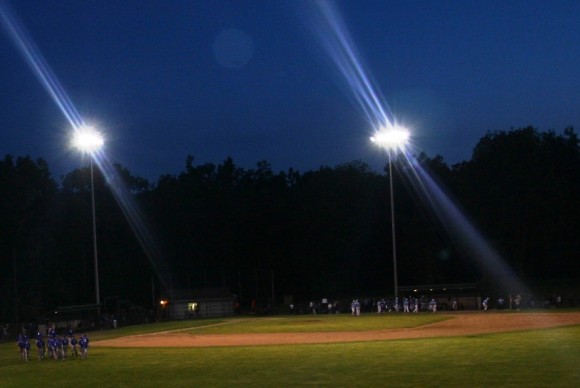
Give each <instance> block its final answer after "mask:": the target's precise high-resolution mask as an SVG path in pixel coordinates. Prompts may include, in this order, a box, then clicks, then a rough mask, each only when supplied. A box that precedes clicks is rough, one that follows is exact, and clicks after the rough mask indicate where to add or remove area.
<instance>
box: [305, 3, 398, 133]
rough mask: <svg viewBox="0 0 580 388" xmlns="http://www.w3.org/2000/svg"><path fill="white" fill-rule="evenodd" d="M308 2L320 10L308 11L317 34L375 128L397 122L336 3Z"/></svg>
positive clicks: (389, 125)
mask: <svg viewBox="0 0 580 388" xmlns="http://www.w3.org/2000/svg"><path fill="white" fill-rule="evenodd" d="M308 4H311V5H315V6H316V11H318V12H316V11H315V12H312V13H310V14H309V15H310V16H311V23H310V25H311V28H312V29H313V30H314V32H315V37H316V38H317V39H318V41H319V42H320V44H321V46H322V48H323V49H324V50H326V52H327V54H328V55H329V57H330V58H331V59H332V61H333V62H334V64H335V65H336V67H337V68H338V70H339V72H340V74H341V75H342V76H343V78H344V80H345V81H346V83H347V84H348V86H349V87H350V88H351V90H352V92H353V94H354V97H355V99H356V101H357V103H358V104H359V107H360V108H361V110H362V111H363V113H364V114H365V115H366V117H367V119H368V121H369V122H370V123H371V124H372V126H373V127H374V128H381V127H391V126H394V125H395V119H394V117H393V114H392V112H391V110H390V109H389V107H388V104H387V103H386V101H385V100H384V98H383V97H382V95H381V94H380V93H379V91H378V89H377V88H376V87H375V86H374V82H373V81H372V79H371V78H370V77H369V75H368V74H367V72H366V71H365V68H364V66H363V64H362V62H361V61H360V59H359V55H358V54H357V51H356V49H355V45H354V44H353V42H352V39H351V38H350V36H349V34H348V30H347V28H346V26H345V24H344V22H343V20H342V18H341V17H340V14H339V13H338V11H337V9H336V7H334V6H333V4H332V2H330V1H314V2H312V3H308Z"/></svg>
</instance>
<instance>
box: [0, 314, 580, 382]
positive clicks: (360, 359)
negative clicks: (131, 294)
mask: <svg viewBox="0 0 580 388" xmlns="http://www.w3.org/2000/svg"><path fill="white" fill-rule="evenodd" d="M274 318H275V319H272V318H262V319H249V320H244V321H235V322H232V323H229V322H231V321H232V320H200V321H188V322H167V323H161V324H152V325H144V326H136V327H130V328H122V329H118V330H115V331H103V332H99V333H89V334H90V338H91V341H96V340H98V339H106V338H114V337H118V336H125V335H133V334H140V333H153V332H158V331H169V330H184V332H185V333H187V332H189V331H195V334H196V335H198V334H206V333H216V332H217V333H240V332H246V333H255V332H284V331H289V332H296V331H341V330H342V331H353V330H375V329H385V328H401V327H415V326H418V325H424V324H427V323H431V322H433V319H440V317H434V316H432V315H425V314H421V315H418V316H402V315H398V316H388V317H377V316H376V315H370V314H369V315H363V316H362V317H360V318H357V319H352V317H348V319H347V317H345V316H342V317H340V316H339V317H322V316H317V317H314V316H300V317H293V318H286V317H274ZM224 323H228V324H224ZM211 325H217V326H211ZM202 326H204V328H201V327H202ZM195 327H198V329H195ZM32 347H33V351H32V352H31V361H29V362H27V363H25V362H23V361H21V360H20V359H19V355H18V348H17V346H16V341H15V340H14V341H12V342H10V343H5V344H1V345H0V387H23V386H45V387H47V386H54V387H56V386H65V387H66V386H82V387H102V386H108V387H192V386H208V387H216V386H224V387H226V386H230V387H231V386H260V387H263V386H289V385H315V386H361V387H363V386H364V387H368V386H397V387H399V386H400V387H405V386H408V387H438V386H440V387H457V386H461V387H468V386H469V387H489V386H512V387H516V386H518V387H519V386H527V387H546V386H550V387H576V386H578V383H579V382H580V367H579V365H580V325H575V326H570V327H564V328H555V329H545V330H532V331H522V332H516V333H501V334H486V335H470V336H461V337H445V338H427V339H405V340H390V341H373V342H352V343H338V344H316V345H283V346H252V347H242V346H240V347H221V348H217V347H216V348H108V347H93V348H90V355H89V358H87V359H68V360H65V361H62V360H59V361H56V360H46V359H45V360H43V361H40V362H39V361H38V360H37V359H35V357H34V356H35V346H34V344H32Z"/></svg>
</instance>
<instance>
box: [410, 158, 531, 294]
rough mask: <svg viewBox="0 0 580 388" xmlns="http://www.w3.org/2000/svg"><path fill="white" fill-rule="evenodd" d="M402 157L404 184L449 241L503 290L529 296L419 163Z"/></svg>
mask: <svg viewBox="0 0 580 388" xmlns="http://www.w3.org/2000/svg"><path fill="white" fill-rule="evenodd" d="M403 155H404V160H405V162H406V164H407V166H408V167H410V168H405V169H403V172H404V173H405V175H404V176H405V177H406V180H407V182H408V183H410V186H411V187H412V188H413V190H414V191H415V193H416V194H417V195H418V197H419V198H421V200H422V201H423V202H424V203H426V204H428V205H429V209H430V210H431V211H433V213H434V214H435V216H436V217H437V219H438V221H439V222H440V224H441V226H443V228H445V229H446V231H447V233H448V235H449V236H450V237H451V238H452V240H453V241H454V242H455V243H456V244H457V245H458V246H459V247H461V248H462V250H463V251H464V252H466V253H467V254H468V257H470V258H471V259H473V260H475V261H476V263H477V264H478V266H479V267H480V268H483V269H484V271H486V273H487V275H488V276H491V278H492V279H494V280H495V282H496V283H497V284H500V285H501V286H502V287H503V289H505V290H514V291H517V293H521V294H524V293H528V292H529V291H528V289H527V287H526V286H525V285H524V284H523V283H522V282H521V281H520V279H519V278H518V276H517V275H516V274H515V273H514V271H513V269H512V268H510V267H509V266H508V265H507V264H506V263H505V261H504V260H503V258H502V257H501V255H500V254H499V253H498V252H497V251H496V250H495V249H493V248H492V247H491V245H490V244H489V243H488V242H487V241H486V239H485V238H484V237H483V235H482V234H481V232H479V231H478V230H477V228H476V227H475V226H474V225H473V223H472V222H470V221H469V219H468V218H467V217H466V216H465V215H464V214H463V212H462V211H461V210H460V209H459V207H458V206H457V205H456V204H455V203H454V202H453V201H452V200H451V199H450V198H449V196H448V195H447V194H446V193H445V191H444V190H443V188H442V187H441V186H440V185H439V184H438V183H437V182H435V180H434V179H433V178H432V177H431V176H430V175H429V173H428V172H427V171H426V170H425V169H424V168H423V166H421V164H420V163H419V161H417V160H416V159H415V157H414V156H413V155H412V154H411V153H410V152H408V151H406V152H404V153H403Z"/></svg>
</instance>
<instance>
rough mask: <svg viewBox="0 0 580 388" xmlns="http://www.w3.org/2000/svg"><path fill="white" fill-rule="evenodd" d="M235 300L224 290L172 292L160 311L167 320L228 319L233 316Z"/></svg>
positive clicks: (232, 295) (233, 296)
mask: <svg viewBox="0 0 580 388" xmlns="http://www.w3.org/2000/svg"><path fill="white" fill-rule="evenodd" d="M235 298H236V296H235V295H234V294H232V293H230V292H229V290H227V289H225V288H210V289H203V290H193V291H189V290H173V291H171V292H170V293H169V298H168V300H167V301H166V303H164V304H162V309H166V310H167V311H166V312H164V315H165V316H166V317H167V318H169V319H193V318H216V317H228V316H232V315H234V304H235Z"/></svg>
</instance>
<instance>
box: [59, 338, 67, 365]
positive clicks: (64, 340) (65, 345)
mask: <svg viewBox="0 0 580 388" xmlns="http://www.w3.org/2000/svg"><path fill="white" fill-rule="evenodd" d="M60 342H61V345H62V359H63V360H65V359H66V354H67V351H68V338H66V337H65V336H63V337H62V339H61V340H60Z"/></svg>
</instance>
